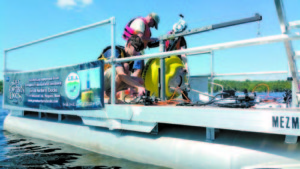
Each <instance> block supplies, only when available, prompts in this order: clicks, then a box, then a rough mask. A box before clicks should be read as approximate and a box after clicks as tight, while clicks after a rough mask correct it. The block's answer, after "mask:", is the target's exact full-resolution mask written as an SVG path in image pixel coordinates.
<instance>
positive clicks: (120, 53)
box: [98, 35, 145, 102]
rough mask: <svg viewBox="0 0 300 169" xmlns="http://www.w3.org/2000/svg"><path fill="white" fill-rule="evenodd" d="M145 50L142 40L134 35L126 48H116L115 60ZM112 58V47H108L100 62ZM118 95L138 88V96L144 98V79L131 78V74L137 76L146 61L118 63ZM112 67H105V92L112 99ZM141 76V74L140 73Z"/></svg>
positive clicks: (116, 80)
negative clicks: (132, 88) (129, 89)
mask: <svg viewBox="0 0 300 169" xmlns="http://www.w3.org/2000/svg"><path fill="white" fill-rule="evenodd" d="M143 49H144V44H143V41H142V39H141V38H140V37H139V36H137V35H132V36H131V37H130V38H129V39H128V41H127V43H126V46H125V47H123V46H116V50H115V58H124V57H132V56H137V55H139V53H140V51H141V50H143ZM110 57H111V46H108V47H106V48H105V49H104V50H103V51H102V53H101V55H100V56H99V57H98V60H103V59H104V60H105V59H109V58H110ZM115 65H116V79H115V82H116V93H117V92H118V91H121V90H127V89H128V88H129V87H134V88H137V94H138V96H142V95H143V94H144V93H145V88H144V81H143V79H142V78H140V77H137V76H131V73H133V74H137V73H136V72H141V71H142V69H143V65H144V61H143V60H137V61H128V62H122V63H116V64H115ZM111 72H112V70H111V66H110V64H105V65H104V91H105V94H106V95H107V96H108V97H109V102H110V97H111ZM138 74H139V73H138Z"/></svg>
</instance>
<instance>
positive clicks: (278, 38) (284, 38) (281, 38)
mask: <svg viewBox="0 0 300 169" xmlns="http://www.w3.org/2000/svg"><path fill="white" fill-rule="evenodd" d="M275 3H276V8H277V10H278V11H279V12H278V13H279V20H283V18H284V17H280V16H281V15H282V14H283V13H284V11H283V10H282V7H281V6H280V4H281V1H280V0H275ZM109 23H110V24H111V47H112V53H111V55H112V56H111V59H110V60H106V61H105V63H110V64H111V69H112V70H111V71H112V74H111V76H112V77H111V104H115V101H116V98H115V96H116V90H115V89H116V86H115V76H116V74H115V73H116V68H115V64H116V63H121V62H127V61H135V60H143V59H150V58H160V61H161V62H160V63H161V64H160V65H161V75H162V76H161V79H160V81H161V85H160V86H161V99H162V100H164V99H165V85H164V83H165V79H164V77H165V76H164V72H165V64H164V58H165V57H168V56H171V55H181V54H187V55H189V54H195V53H210V54H211V74H210V75H208V76H210V77H211V78H212V82H213V78H214V77H217V76H232V75H249V74H251V75H254V74H270V73H285V72H283V71H280V72H255V73H238V74H214V72H213V70H214V69H213V66H214V63H213V62H214V61H213V57H214V56H213V55H214V54H213V52H214V51H216V50H223V49H229V48H238V47H246V46H254V45H262V44H269V43H275V42H284V43H285V44H286V43H287V42H290V41H291V40H300V35H299V34H290V33H284V34H281V35H274V36H267V37H260V38H253V39H247V40H240V41H234V42H227V43H220V44H214V45H207V46H201V47H194V48H189V49H183V50H176V51H169V52H163V50H164V43H162V41H161V43H160V53H155V54H147V55H142V56H135V57H127V58H120V59H116V58H115V18H114V17H112V18H110V19H107V20H104V21H101V22H97V23H94V24H91V25H87V26H84V27H81V28H78V29H74V30H70V31H67V32H63V33H60V34H57V35H53V36H50V37H47V38H43V39H40V40H37V41H33V42H30V43H26V44H23V45H20V46H17V47H13V48H10V49H6V50H4V73H5V72H6V71H7V67H6V54H7V52H9V51H12V50H16V49H20V48H23V47H26V46H29V45H33V44H36V43H41V42H44V41H47V40H51V39H54V38H57V37H61V36H65V35H68V34H71V33H75V32H79V31H82V30H86V29H89V28H93V27H96V26H101V25H106V24H109ZM297 27H299V21H297V22H290V23H289V27H288V28H290V29H292V28H297ZM281 28H282V30H285V31H286V29H287V27H286V26H284V25H282V24H281ZM288 55H289V52H288ZM292 58H294V56H293V57H292ZM288 59H289V66H290V69H291V71H292V70H297V68H296V66H295V63H293V61H294V60H293V59H291V57H290V56H289V57H288ZM291 67H292V68H291ZM292 75H293V78H294V79H295V80H294V81H297V80H296V79H297V73H296V74H295V73H293V74H292ZM295 84H298V82H295V83H293V85H294V86H295ZM293 89H295V90H296V91H299V89H298V88H295V87H293ZM296 91H294V93H293V94H295V95H296ZM4 98H5V97H4ZM293 101H294V100H293ZM3 103H4V102H3Z"/></svg>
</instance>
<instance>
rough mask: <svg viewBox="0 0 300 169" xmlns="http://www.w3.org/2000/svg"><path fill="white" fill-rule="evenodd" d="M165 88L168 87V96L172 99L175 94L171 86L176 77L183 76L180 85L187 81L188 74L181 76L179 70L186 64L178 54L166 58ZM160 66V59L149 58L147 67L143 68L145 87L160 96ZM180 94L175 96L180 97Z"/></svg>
mask: <svg viewBox="0 0 300 169" xmlns="http://www.w3.org/2000/svg"><path fill="white" fill-rule="evenodd" d="M165 65H166V70H165V80H166V82H165V89H166V92H165V93H166V97H167V99H170V98H171V97H172V95H173V94H174V89H172V88H170V87H177V86H170V85H172V84H171V83H172V81H174V78H181V81H182V82H181V83H179V85H181V84H184V83H185V82H187V78H186V75H185V74H184V75H183V76H180V77H179V75H178V74H179V72H180V71H181V70H182V69H183V68H184V64H183V62H182V60H181V59H180V58H179V57H178V56H170V57H168V58H165ZM159 68H160V59H159V58H155V59H149V60H148V62H147V63H146V66H145V69H144V70H143V73H142V77H143V80H144V84H145V88H146V89H147V90H149V91H150V95H151V96H153V95H154V96H155V97H159ZM179 95H180V94H179V93H176V94H175V95H174V96H173V98H176V97H178V96H179Z"/></svg>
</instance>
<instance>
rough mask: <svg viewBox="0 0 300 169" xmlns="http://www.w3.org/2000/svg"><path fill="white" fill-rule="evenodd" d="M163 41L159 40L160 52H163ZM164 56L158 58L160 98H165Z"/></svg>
mask: <svg viewBox="0 0 300 169" xmlns="http://www.w3.org/2000/svg"><path fill="white" fill-rule="evenodd" d="M164 49H165V43H164V41H163V40H161V41H160V42H159V50H160V52H164ZM165 69H166V66H165V58H160V84H159V85H160V99H161V100H165V98H166V93H165V92H166V89H165Z"/></svg>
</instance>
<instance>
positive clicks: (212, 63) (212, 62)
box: [210, 51, 214, 96]
mask: <svg viewBox="0 0 300 169" xmlns="http://www.w3.org/2000/svg"><path fill="white" fill-rule="evenodd" d="M210 55H211V66H210V72H211V75H210V80H211V82H212V83H211V87H210V94H211V95H212V96H213V95H214V84H213V83H214V51H211V52H210Z"/></svg>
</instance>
